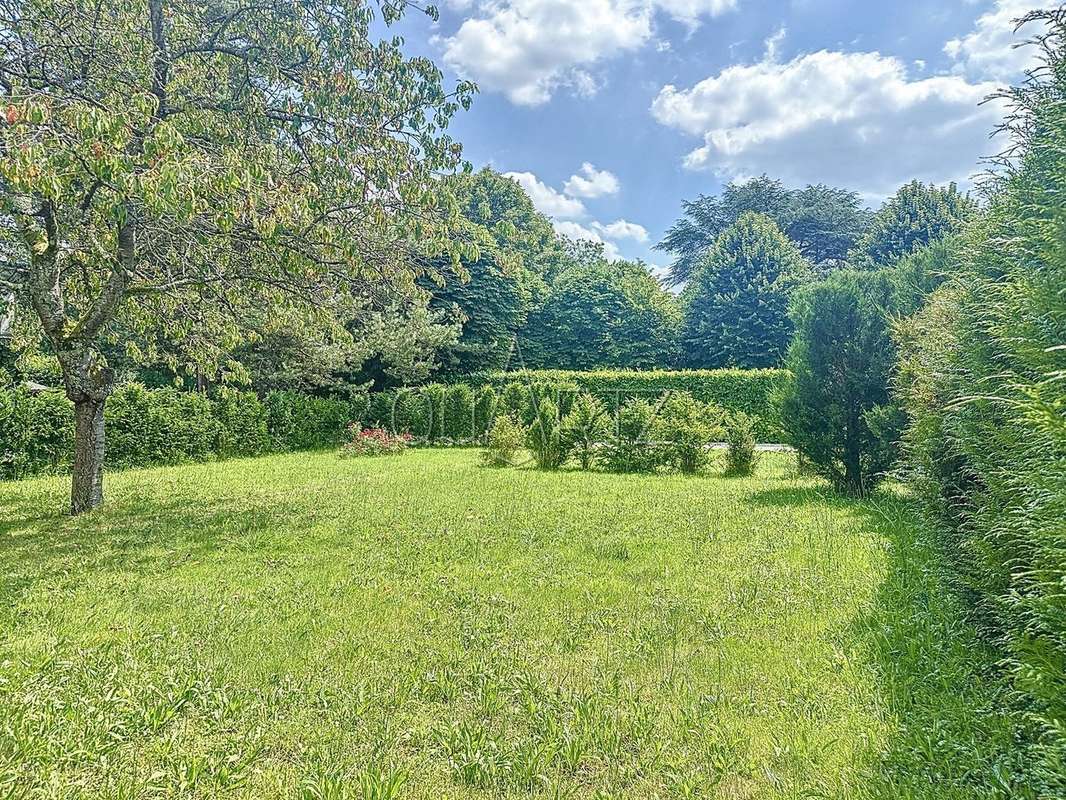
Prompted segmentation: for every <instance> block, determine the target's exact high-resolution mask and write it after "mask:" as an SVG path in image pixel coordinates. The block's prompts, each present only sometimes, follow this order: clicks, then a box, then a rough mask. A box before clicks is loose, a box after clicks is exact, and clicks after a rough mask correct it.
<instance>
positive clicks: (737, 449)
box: [725, 411, 761, 475]
mask: <svg viewBox="0 0 1066 800" xmlns="http://www.w3.org/2000/svg"><path fill="white" fill-rule="evenodd" d="M725 441H726V448H727V449H726V454H725V471H726V474H727V475H751V473H752V472H754V471H755V467H757V466H758V464H759V459H760V457H761V454H760V453H759V451H758V450H757V449H756V447H755V445H756V443H757V442H756V439H755V421H754V420H753V419H752V418H751V417H749V416H748V415H747V414H745V413H744V412H743V411H736V412H734V413H732V414H729V415H727V416H726V420H725Z"/></svg>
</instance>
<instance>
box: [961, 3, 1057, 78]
mask: <svg viewBox="0 0 1066 800" xmlns="http://www.w3.org/2000/svg"><path fill="white" fill-rule="evenodd" d="M1055 5H1056V4H1054V3H1046V2H1042V1H1041V0H997V1H996V3H995V4H994V5H993V6H992V8H991V10H989V11H988V12H987V13H985V14H982V15H981V16H980V17H978V18H977V21H976V22H975V23H974V28H973V30H972V31H970V32H969V33H968V34H966V35H965V36H961V37H959V38H957V39H951V40H950V41H948V42H947V43H946V44H945V45H944V52H945V53H947V54H948V55H949V56H950V57H951V58H952V59H954V60H955V62H956V64H955V68H956V71H957V72H960V73H964V74H966V75H970V76H972V77H977V78H982V79H989V80H995V81H1001V82H1004V83H1008V82H1011V81H1016V80H1017V79H1018V78H1019V77H1021V75H1022V74H1023V73H1024V72H1025V70H1026V69H1029V68H1030V67H1033V66H1035V64H1036V59H1037V49H1036V48H1035V47H1015V45H1018V44H1021V43H1022V42H1024V41H1026V39H1027V38H1029V37H1030V36H1031V35H1032V34H1033V33H1036V32H1037V31H1038V30H1039V27H1038V26H1036V25H1033V24H1029V25H1025V26H1023V27H1022V28H1021V29H1020V30H1018V31H1017V33H1016V32H1015V30H1014V28H1015V24H1016V20H1018V19H1020V18H1021V17H1024V16H1025V15H1026V14H1027V13H1029V12H1030V11H1034V10H1036V9H1039V8H1041V7H1054V6H1055Z"/></svg>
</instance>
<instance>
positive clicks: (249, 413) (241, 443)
mask: <svg viewBox="0 0 1066 800" xmlns="http://www.w3.org/2000/svg"><path fill="white" fill-rule="evenodd" d="M212 411H213V413H214V416H215V420H216V421H217V423H218V440H217V442H216V445H215V452H216V454H217V455H218V456H219V457H220V458H229V457H232V456H255V455H259V454H260V453H266V452H268V451H269V450H270V447H271V444H270V431H269V429H268V428H267V412H266V407H265V406H264V405H263V403H262V401H261V400H260V399H259V397H258V396H257V395H256V394H255V393H254V392H239V391H235V390H233V389H222V390H221V391H220V392H219V394H218V397H216V398H215V402H214V404H213V407H212Z"/></svg>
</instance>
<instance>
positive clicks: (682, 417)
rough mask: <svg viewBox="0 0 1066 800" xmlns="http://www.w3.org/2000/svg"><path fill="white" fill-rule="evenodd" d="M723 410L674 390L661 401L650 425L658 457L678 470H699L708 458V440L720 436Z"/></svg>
mask: <svg viewBox="0 0 1066 800" xmlns="http://www.w3.org/2000/svg"><path fill="white" fill-rule="evenodd" d="M723 416H724V414H723V412H722V410H721V409H720V408H718V407H717V406H713V405H711V404H709V403H701V402H700V401H698V400H696V399H695V398H693V397H692V395H691V394H689V393H688V392H675V393H673V394H671V395H670V396H669V397H668V398H666V400H665V401H664V402H663V403H662V405H661V407H660V408H659V411H658V415H657V417H656V422H655V425H654V427H653V431H654V435H655V437H656V439H657V440H658V443H659V447H660V448H661V451H662V458H663V460H664V461H666V462H667V463H669V464H671V465H672V466H674V467H675V468H676V469H677V470H679V471H680V472H683V473H685V474H693V473H696V472H699V471H700V470H701V469H702V468H703V467H705V466H706V465H707V463H708V462H709V461H710V458H711V453H710V450H709V446H710V444H711V442H716V441H719V440H720V439H721V438H722V436H723V433H724V431H723V427H722V425H723Z"/></svg>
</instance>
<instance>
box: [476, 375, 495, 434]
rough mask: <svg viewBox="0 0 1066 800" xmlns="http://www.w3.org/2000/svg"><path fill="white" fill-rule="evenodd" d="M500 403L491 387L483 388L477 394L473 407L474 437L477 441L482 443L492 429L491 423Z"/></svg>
mask: <svg viewBox="0 0 1066 800" xmlns="http://www.w3.org/2000/svg"><path fill="white" fill-rule="evenodd" d="M499 407H500V401H499V398H498V397H497V396H496V390H495V389H493V388H492V387H491V386H485V387H483V388H482V389H481V391H479V392H478V394H477V401H476V403H475V405H474V436H475V438H476V439H477V440H478V441H484V440H485V438H486V437H487V436H488V433H489V431H490V430H491V429H492V423H493V421H494V420H495V419H496V415H497V414H498V413H499Z"/></svg>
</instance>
